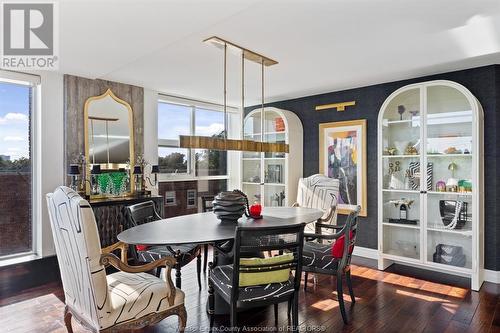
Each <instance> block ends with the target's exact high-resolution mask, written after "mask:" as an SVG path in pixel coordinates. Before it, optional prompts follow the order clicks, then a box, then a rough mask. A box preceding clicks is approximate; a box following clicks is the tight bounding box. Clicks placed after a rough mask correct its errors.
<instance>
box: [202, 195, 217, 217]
mask: <svg viewBox="0 0 500 333" xmlns="http://www.w3.org/2000/svg"><path fill="white" fill-rule="evenodd" d="M214 199H215V196H213V195H203V196H201V210H202V211H203V213H205V212H211V211H212V210H213V209H214V208H213V206H212V202H213V201H214Z"/></svg>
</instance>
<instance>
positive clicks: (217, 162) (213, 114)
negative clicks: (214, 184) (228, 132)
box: [158, 102, 227, 176]
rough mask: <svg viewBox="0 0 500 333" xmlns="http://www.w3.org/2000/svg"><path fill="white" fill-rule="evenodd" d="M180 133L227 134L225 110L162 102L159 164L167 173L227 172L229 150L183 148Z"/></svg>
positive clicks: (199, 174) (206, 174) (211, 173)
mask: <svg viewBox="0 0 500 333" xmlns="http://www.w3.org/2000/svg"><path fill="white" fill-rule="evenodd" d="M192 119H194V124H192ZM172 124H173V125H172ZM192 128H194V132H193V131H192V130H191V129H192ZM179 135H201V136H212V137H223V136H224V114H223V113H222V112H219V111H214V110H208V109H202V108H195V107H191V106H184V105H177V104H170V103H164V102H160V103H159V104H158V138H159V147H158V159H159V161H158V164H159V165H160V170H161V172H163V173H180V174H182V173H188V172H190V171H192V170H194V174H195V175H196V176H216V175H226V174H227V152H225V151H218V150H188V149H183V148H179V147H178V139H179ZM191 154H194V158H193V161H194V165H191V161H192V159H191ZM193 168H194V169H193Z"/></svg>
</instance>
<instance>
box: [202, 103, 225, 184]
mask: <svg viewBox="0 0 500 333" xmlns="http://www.w3.org/2000/svg"><path fill="white" fill-rule="evenodd" d="M194 131H195V135H202V136H213V137H224V113H222V112H218V111H213V110H207V109H201V108H199V109H198V108H197V109H196V117H195V129H194ZM195 161H196V176H220V175H226V174H227V152H226V151H220V150H201V149H197V150H196V151H195Z"/></svg>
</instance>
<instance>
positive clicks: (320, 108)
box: [316, 101, 356, 111]
mask: <svg viewBox="0 0 500 333" xmlns="http://www.w3.org/2000/svg"><path fill="white" fill-rule="evenodd" d="M354 105H356V101H349V102H342V103H332V104H323V105H317V106H316V111H323V110H328V109H337V111H345V108H346V107H348V106H354Z"/></svg>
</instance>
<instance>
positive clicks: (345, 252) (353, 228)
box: [302, 206, 360, 324]
mask: <svg viewBox="0 0 500 333" xmlns="http://www.w3.org/2000/svg"><path fill="white" fill-rule="evenodd" d="M359 210H360V207H359V206H358V207H357V208H356V209H355V210H353V211H351V212H350V213H349V216H348V217H347V220H346V223H345V224H344V225H331V224H321V223H316V227H317V229H316V230H318V231H319V233H314V234H312V233H305V234H304V237H305V239H306V242H304V251H303V260H302V270H303V271H304V275H305V277H304V291H306V290H307V279H308V273H320V274H328V275H336V276H337V297H338V301H339V308H340V313H341V314H342V319H343V320H344V323H345V324H347V323H348V319H347V314H346V312H345V306H344V293H343V290H342V278H343V276H344V275H345V278H346V282H347V287H348V288H349V295H350V296H351V306H352V305H354V303H355V302H356V299H355V297H354V291H353V289H352V282H351V257H352V251H353V249H354V244H355V243H356V236H357V230H358V215H359ZM321 228H330V229H333V230H335V231H336V232H335V233H333V234H331V235H323V234H321ZM318 231H317V232H318ZM340 239H342V240H343V243H342V242H340V243H339V244H338V245H339V246H340V247H338V248H337V249H336V251H338V252H340V253H337V254H336V256H334V253H333V252H332V246H335V242H339V240H340ZM322 240H328V241H334V243H333V245H332V244H323V243H322Z"/></svg>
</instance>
